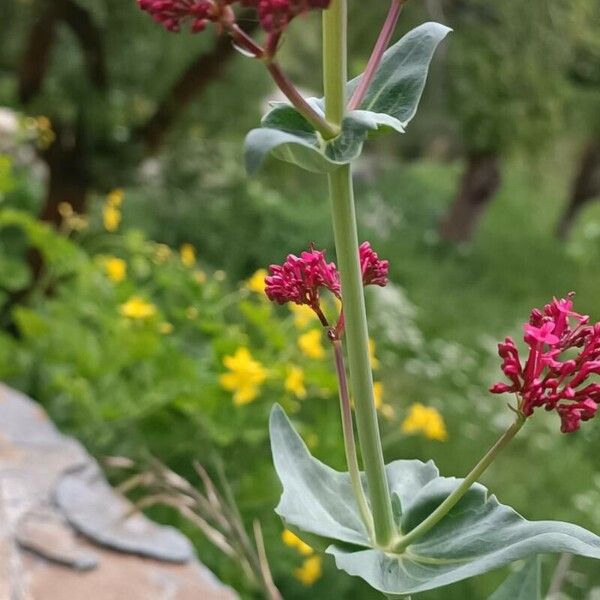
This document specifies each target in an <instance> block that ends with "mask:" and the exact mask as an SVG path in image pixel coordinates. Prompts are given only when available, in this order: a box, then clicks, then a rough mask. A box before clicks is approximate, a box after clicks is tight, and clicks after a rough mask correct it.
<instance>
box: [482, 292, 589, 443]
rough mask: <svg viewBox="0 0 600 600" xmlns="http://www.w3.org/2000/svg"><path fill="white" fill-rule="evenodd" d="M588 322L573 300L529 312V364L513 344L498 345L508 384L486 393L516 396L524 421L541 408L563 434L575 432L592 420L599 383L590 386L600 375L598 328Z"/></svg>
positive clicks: (525, 327)
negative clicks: (549, 413)
mask: <svg viewBox="0 0 600 600" xmlns="http://www.w3.org/2000/svg"><path fill="white" fill-rule="evenodd" d="M588 322H589V317H588V316H585V315H581V314H579V313H577V312H575V311H574V310H573V300H572V295H569V296H568V297H567V298H561V299H560V300H557V299H556V298H554V299H553V300H552V302H551V303H549V304H547V305H546V306H545V307H544V309H543V310H538V309H533V310H532V311H531V316H530V318H529V322H528V323H525V325H524V326H523V329H524V332H525V333H524V337H523V339H524V341H525V343H526V344H527V346H528V347H529V353H528V357H527V360H526V361H525V363H523V362H522V360H521V358H520V356H519V351H518V350H517V347H516V345H515V343H514V341H513V340H512V339H511V338H506V339H505V341H504V342H502V343H500V344H498V354H499V356H500V358H502V367H501V368H502V371H503V373H504V375H505V376H506V377H507V379H509V381H510V383H503V382H501V383H496V384H495V385H493V386H492V387H491V388H490V391H491V392H492V393H494V394H503V393H506V392H510V393H515V394H517V395H518V397H519V410H520V411H521V413H522V414H523V415H524V416H525V417H529V416H531V415H532V414H533V412H534V410H535V409H536V408H540V407H543V408H544V409H545V410H547V411H552V410H554V411H556V413H557V414H558V415H559V417H560V419H561V431H562V432H563V433H571V432H573V431H577V430H578V429H579V427H580V424H581V421H587V420H589V419H591V418H593V417H594V416H595V415H596V412H597V409H598V404H599V403H600V383H591V382H588V378H589V377H590V376H591V375H598V374H600V323H596V324H595V325H589V324H588ZM574 353H576V354H574Z"/></svg>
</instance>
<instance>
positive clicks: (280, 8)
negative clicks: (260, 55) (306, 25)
mask: <svg viewBox="0 0 600 600" xmlns="http://www.w3.org/2000/svg"><path fill="white" fill-rule="evenodd" d="M330 2H331V0H242V4H244V5H245V6H251V7H254V8H256V11H257V12H258V18H259V19H260V24H261V27H262V28H263V29H264V30H265V31H268V32H269V33H271V32H277V31H282V30H283V29H285V28H286V27H287V26H288V25H289V23H290V21H291V20H292V19H293V18H294V17H296V16H298V15H300V14H302V13H305V12H308V11H310V10H319V9H321V10H323V9H326V8H327V7H328V6H329V3H330Z"/></svg>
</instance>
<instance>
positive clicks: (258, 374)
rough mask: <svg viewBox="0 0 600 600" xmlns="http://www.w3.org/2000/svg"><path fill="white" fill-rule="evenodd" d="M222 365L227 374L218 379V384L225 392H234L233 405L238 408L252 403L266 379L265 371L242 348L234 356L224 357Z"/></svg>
mask: <svg viewBox="0 0 600 600" xmlns="http://www.w3.org/2000/svg"><path fill="white" fill-rule="evenodd" d="M223 364H224V365H225V367H226V368H227V369H229V372H228V373H223V374H222V375H221V376H220V377H219V383H220V384H221V385H222V386H223V387H224V388H225V389H226V390H227V391H229V392H234V394H233V403H234V404H236V405H237V406H240V405H242V404H248V403H249V402H252V401H253V400H254V399H255V398H256V396H258V392H259V391H260V386H261V385H262V384H263V383H264V381H265V379H266V378H267V370H266V369H265V368H264V367H263V366H262V364H261V363H260V362H258V361H257V360H254V359H253V358H252V355H251V354H250V351H249V350H248V348H245V347H243V346H242V347H240V348H238V349H237V350H236V352H235V354H234V355H232V356H226V357H225V358H224V359H223Z"/></svg>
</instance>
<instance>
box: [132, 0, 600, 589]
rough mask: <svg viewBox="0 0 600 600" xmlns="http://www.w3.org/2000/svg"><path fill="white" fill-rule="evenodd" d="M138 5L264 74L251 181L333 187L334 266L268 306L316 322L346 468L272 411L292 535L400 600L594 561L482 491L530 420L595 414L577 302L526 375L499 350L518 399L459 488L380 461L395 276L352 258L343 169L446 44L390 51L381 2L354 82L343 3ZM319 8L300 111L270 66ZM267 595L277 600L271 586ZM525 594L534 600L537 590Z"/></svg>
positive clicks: (399, 118) (371, 259) (268, 283)
mask: <svg viewBox="0 0 600 600" xmlns="http://www.w3.org/2000/svg"><path fill="white" fill-rule="evenodd" d="M137 1H138V3H139V5H140V7H141V8H142V9H143V10H145V11H146V12H148V13H150V14H151V15H152V16H153V17H154V18H155V19H156V20H157V21H159V22H160V23H162V24H163V25H164V26H165V27H166V28H167V29H168V30H170V31H179V30H180V29H181V28H182V26H183V25H184V23H189V24H190V26H191V29H192V31H201V30H202V29H203V28H204V27H205V26H206V25H207V23H208V22H212V23H214V25H215V27H216V31H217V33H219V34H227V35H229V36H231V38H232V41H233V43H234V45H235V47H236V48H237V49H239V50H240V51H241V52H242V54H244V55H245V56H247V57H250V58H254V59H257V60H260V62H261V63H262V64H263V65H264V66H265V68H266V69H267V71H268V73H269V74H270V75H271V77H272V79H273V81H274V82H275V83H276V85H277V86H278V87H279V88H280V89H281V90H282V92H283V93H284V94H285V96H286V97H287V99H288V100H289V102H290V104H286V103H277V104H275V105H274V106H272V108H271V110H269V112H268V113H267V114H266V115H265V116H264V118H263V120H262V121H261V124H260V127H257V128H255V129H253V130H252V131H251V132H250V133H249V134H248V135H247V137H246V142H245V160H246V166H247V168H248V171H249V172H254V171H256V170H258V168H259V167H260V166H261V165H262V163H263V162H264V160H265V159H266V157H267V156H272V157H273V158H276V159H279V160H283V161H286V162H288V163H292V164H294V165H296V166H298V167H300V168H303V169H305V170H306V171H308V172H310V173H311V174H314V173H318V174H320V175H322V176H325V177H327V180H328V187H329V200H330V207H331V220H332V225H333V233H334V240H335V252H336V261H337V267H336V265H335V264H334V263H332V262H327V260H326V259H325V253H324V252H323V251H320V250H316V249H315V248H314V247H310V248H309V250H308V251H306V252H302V253H301V254H300V256H295V255H292V254H290V255H289V256H288V257H287V259H286V260H285V262H284V263H283V264H282V265H272V266H271V268H270V273H269V275H268V276H267V277H266V279H265V292H266V294H267V296H268V297H269V298H270V299H271V300H272V301H273V302H276V303H278V304H283V303H286V302H293V303H296V304H303V305H306V306H309V307H310V308H311V309H312V310H313V311H315V313H316V314H317V315H318V316H319V319H320V321H321V324H322V325H323V333H324V334H325V335H326V336H327V338H328V339H329V341H330V342H331V348H332V351H333V358H334V363H335V370H336V375H337V381H338V390H339V400H340V410H341V429H342V435H343V440H344V449H345V454H346V463H347V469H348V470H347V471H346V472H343V473H340V472H338V471H334V470H333V469H331V468H329V467H328V466H326V465H324V464H323V463H321V462H320V461H318V460H316V459H315V458H314V457H313V456H311V454H310V452H309V450H308V448H307V447H306V445H305V444H304V442H303V441H302V439H301V438H300V436H299V435H298V433H297V432H296V431H295V429H294V427H293V426H292V424H291V422H290V420H289V419H288V418H287V416H286V414H285V413H284V411H283V409H282V408H281V407H280V406H277V405H276V406H274V407H273V410H272V412H271V419H270V438H271V448H272V454H273V462H274V465H275V470H276V472H277V475H278V477H279V480H280V482H281V484H282V488H283V493H282V496H281V499H280V502H279V504H278V506H277V508H276V509H275V510H276V512H277V514H279V515H280V516H281V517H282V519H283V520H284V522H285V524H286V526H287V527H289V528H293V530H294V532H295V533H296V534H297V535H299V536H300V537H301V538H303V537H304V538H305V541H308V540H311V541H313V540H314V541H315V542H318V544H317V545H318V546H319V547H322V548H325V549H326V550H325V551H326V552H327V553H328V554H330V555H332V556H333V557H334V558H335V561H336V565H337V567H338V568H339V569H342V570H344V571H346V572H347V573H349V574H350V575H353V576H358V577H361V578H362V579H364V580H365V581H366V582H367V583H369V584H370V585H371V586H372V587H373V588H374V589H375V590H378V591H379V592H381V593H382V594H384V595H386V596H387V597H394V598H399V597H402V598H409V596H410V595H411V594H416V593H420V592H424V591H427V590H432V589H435V588H438V587H443V586H446V585H449V584H452V583H455V582H458V581H461V580H462V579H465V578H467V577H473V576H475V575H479V574H482V573H486V572H488V571H491V570H494V569H498V568H500V567H502V566H504V565H507V564H508V563H510V562H513V561H516V560H519V559H521V558H526V557H528V556H535V555H540V554H544V553H549V552H568V553H574V554H578V555H582V556H588V557H592V558H599V559H600V537H598V536H596V535H594V534H593V533H590V532H589V531H586V530H584V529H582V528H580V527H578V526H576V525H572V524H570V523H561V522H556V521H539V522H532V521H527V520H526V519H524V518H523V517H521V516H520V515H518V514H517V513H516V512H515V511H514V510H513V509H512V508H510V507H508V506H505V505H502V504H500V503H499V502H498V501H497V500H496V498H495V496H493V495H492V494H490V493H489V492H488V490H487V489H486V488H484V487H483V486H482V485H481V484H479V483H478V479H479V478H480V477H481V475H482V474H483V473H484V472H485V470H486V469H487V468H488V467H489V466H490V465H491V464H492V462H493V461H494V460H495V459H496V458H497V456H498V455H499V454H500V452H501V451H502V450H503V448H505V447H506V445H507V444H508V443H509V442H510V441H511V440H512V439H513V438H514V437H515V436H516V435H517V433H519V431H520V430H521V429H522V428H523V427H524V425H525V424H526V422H527V421H528V418H529V417H530V416H531V414H532V413H533V412H534V410H535V409H536V408H538V407H544V408H545V409H547V410H555V411H556V412H557V413H558V414H559V416H560V418H561V421H562V430H563V431H565V432H572V431H575V430H577V429H578V428H579V425H580V422H581V421H585V420H587V419H590V418H591V417H593V416H594V415H595V414H596V412H597V405H598V401H600V387H599V386H600V384H597V383H589V382H588V378H589V377H590V376H591V375H593V374H598V373H600V324H597V325H594V326H591V325H589V319H588V318H587V317H584V316H582V315H580V314H578V313H576V312H574V311H573V305H572V299H571V298H570V297H569V298H565V299H562V300H554V301H553V302H552V303H550V304H549V305H548V306H546V307H545V308H544V310H543V311H539V310H534V311H533V312H532V314H531V318H530V322H529V323H528V324H527V325H526V326H525V342H526V344H527V345H528V347H529V355H528V357H527V360H526V361H525V363H524V364H523V363H522V361H521V359H520V357H519V353H518V350H517V348H516V345H515V343H514V342H513V340H511V339H510V338H507V339H506V341H505V342H503V343H502V344H500V346H499V352H500V356H501V357H502V359H503V364H502V369H503V371H504V374H505V375H506V376H507V377H508V380H509V383H500V384H496V385H495V386H494V387H493V388H492V391H493V392H495V393H505V392H511V393H514V394H516V395H517V398H518V405H517V407H516V408H515V409H514V412H515V418H514V421H513V423H512V424H511V425H510V427H508V429H507V430H506V431H505V432H504V433H503V434H502V436H501V437H500V438H499V439H498V441H497V442H496V443H495V444H494V445H493V446H492V447H491V448H490V449H489V450H488V452H486V453H485V454H484V456H483V457H482V458H481V459H480V460H479V462H478V463H477V464H476V465H475V467H474V468H473V469H472V470H471V471H470V472H469V473H468V474H467V475H466V476H465V477H464V478H462V479H457V478H447V477H443V476H441V475H440V473H439V471H438V469H437V468H436V466H435V464H434V463H433V462H432V461H429V462H421V461H418V460H396V461H394V462H392V463H388V464H386V463H385V461H384V454H383V447H382V443H381V434H380V431H379V426H378V416H377V410H376V404H375V395H374V389H373V375H372V370H371V361H370V359H369V331H368V323H367V317H366V307H365V296H364V288H365V286H368V285H375V286H385V285H386V284H387V282H388V271H389V264H388V262H387V261H386V260H382V259H380V258H379V256H378V255H377V253H376V252H375V251H374V250H373V248H371V246H370V244H369V243H368V242H364V243H363V244H361V245H360V246H359V244H358V233H357V229H358V228H357V222H356V210H355V200H354V190H353V180H352V169H351V164H352V162H353V161H354V160H355V159H356V158H358V156H360V154H361V152H362V149H363V145H364V144H365V143H366V142H367V141H368V139H369V137H371V136H372V135H373V133H374V132H376V131H378V130H379V133H385V132H391V131H396V132H400V133H401V132H403V131H404V130H405V127H406V126H407V125H408V123H409V122H410V120H411V119H412V118H413V116H414V115H415V113H416V110H417V107H418V104H419V101H420V98H421V94H422V92H423V89H424V86H425V81H426V78H427V73H428V69H429V64H430V62H431V60H432V58H433V54H434V52H435V50H436V48H437V46H438V45H439V44H440V42H441V41H442V40H443V39H444V38H445V37H446V35H447V34H448V32H449V31H450V30H449V29H448V28H447V27H445V26H444V25H440V24H438V23H425V24H423V25H421V26H419V27H417V28H416V29H414V30H413V31H411V32H409V33H408V34H406V35H405V36H404V37H403V38H402V39H400V40H399V41H397V42H396V43H395V44H393V45H391V46H390V47H388V46H389V45H390V42H391V39H392V36H393V34H394V30H395V27H396V23H397V20H398V17H399V15H400V13H401V10H402V7H403V6H404V4H405V2H406V0H390V7H389V11H388V15H387V17H386V19H385V22H384V23H383V26H382V28H381V31H380V33H379V35H378V38H377V40H376V42H375V44H374V47H373V51H372V53H371V57H370V58H369V60H368V62H367V66H366V69H365V71H364V73H362V75H360V76H359V77H357V78H355V79H353V80H350V81H349V80H348V72H347V65H348V60H347V58H348V57H347V48H346V40H347V39H348V36H347V29H348V10H347V9H348V6H347V4H348V2H349V1H350V0H137ZM236 7H244V8H248V7H250V8H254V9H255V10H256V13H257V16H258V19H259V22H260V25H261V27H262V29H263V31H264V32H265V36H264V37H265V42H264V45H261V43H259V42H258V41H256V40H255V39H253V38H252V37H251V36H249V35H248V33H247V32H246V31H244V29H243V28H242V27H241V26H240V25H239V24H238V17H237V16H236V12H235V9H236ZM314 10H322V12H323V14H322V17H323V27H322V29H323V89H324V94H323V98H309V99H307V98H304V97H303V96H302V94H301V93H300V92H299V91H298V89H297V88H296V87H295V86H294V85H293V84H292V82H291V81H290V80H289V79H288V77H287V76H286V75H285V74H284V72H283V70H282V68H281V67H280V65H279V64H278V63H277V61H276V60H275V59H276V54H277V51H278V49H279V47H280V41H281V37H282V35H283V34H284V33H285V31H286V29H287V27H288V26H289V25H290V23H291V22H292V21H293V20H294V19H295V18H296V17H298V16H299V15H301V14H303V13H306V12H309V11H314ZM474 93H476V91H475V90H474ZM325 290H327V291H328V292H329V293H331V294H332V295H333V296H334V297H335V298H337V299H338V301H340V302H341V309H340V311H339V315H338V320H337V323H336V324H335V325H334V326H330V325H329V323H328V321H327V318H326V316H325V315H324V311H323V309H322V307H321V294H322V293H323V292H324V291H325ZM346 363H347V367H346ZM347 375H349V377H348V376H347ZM355 432H356V436H357V438H358V441H359V444H360V458H361V462H362V469H361V466H360V465H359V461H358V457H359V452H358V448H357V444H356V438H355ZM533 579H534V580H535V579H536V578H535V577H534V578H533ZM511 586H512V587H510V593H511V594H512V596H510V597H514V595H515V586H514V585H513V583H511ZM519 591H520V590H519ZM265 593H266V594H267V596H268V597H269V598H270V600H276V599H277V600H278V596H277V594H276V593H275V592H274V591H273V589H271V588H270V587H269V586H266V587H265ZM527 593H528V594H530V595H532V597H533V596H535V597H541V593H540V591H539V589H537V590H536V591H535V593H533V592H529V591H528V592H527ZM507 597H508V596H507Z"/></svg>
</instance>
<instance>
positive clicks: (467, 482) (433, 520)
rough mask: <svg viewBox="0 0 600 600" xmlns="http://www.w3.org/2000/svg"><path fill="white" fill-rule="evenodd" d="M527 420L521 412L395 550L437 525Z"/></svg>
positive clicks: (400, 548) (402, 538)
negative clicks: (471, 468) (469, 470)
mask: <svg viewBox="0 0 600 600" xmlns="http://www.w3.org/2000/svg"><path fill="white" fill-rule="evenodd" d="M525 420H526V419H525V417H524V416H523V415H521V414H519V415H518V416H517V420H516V421H515V422H514V423H513V424H512V425H511V426H510V427H509V428H508V429H507V430H506V431H505V432H504V434H503V435H502V437H501V438H500V439H499V440H498V441H497V442H496V443H495V444H494V445H493V446H492V447H491V448H490V449H489V450H488V452H487V453H486V455H485V456H484V457H483V458H482V459H481V460H480V461H479V462H478V463H477V464H476V465H475V468H474V469H473V470H472V471H471V472H470V473H469V474H468V475H467V476H466V477H465V478H464V479H463V482H462V483H461V484H460V485H459V486H458V487H457V488H456V489H455V490H454V491H453V492H452V493H451V494H450V495H449V496H448V497H447V498H446V499H445V500H444V501H443V502H442V503H441V504H440V505H439V506H438V507H437V508H436V509H435V510H434V511H433V512H432V513H431V514H430V515H429V516H428V517H427V518H426V519H425V520H424V521H422V522H421V523H419V525H417V526H416V527H415V528H414V529H412V530H411V531H409V532H408V533H407V534H406V535H404V536H402V537H401V538H400V540H399V541H398V543H397V544H396V546H395V548H394V551H395V552H397V553H400V552H404V550H405V549H406V548H407V547H408V546H409V545H410V544H412V543H413V542H414V541H415V540H416V539H418V538H420V537H421V536H423V535H425V534H426V533H427V532H428V531H430V530H431V529H432V528H433V527H435V526H436V525H437V524H438V523H439V522H440V521H441V520H442V519H443V518H444V517H445V516H446V515H447V514H448V513H449V512H450V511H451V510H452V508H454V506H456V504H457V503H458V502H459V500H460V499H461V498H462V497H463V496H464V495H465V494H466V493H467V491H468V490H469V488H470V487H471V486H472V485H473V484H474V483H475V482H476V481H477V480H478V479H479V477H480V476H481V474H482V473H483V472H484V471H485V470H486V469H487V468H488V467H489V466H490V465H491V464H492V462H494V460H495V459H496V457H497V456H498V454H500V452H501V451H502V450H503V449H504V448H505V447H506V446H507V444H508V443H509V442H510V441H511V440H512V439H513V438H514V437H515V435H517V433H519V431H520V430H521V427H523V425H524V424H525Z"/></svg>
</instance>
